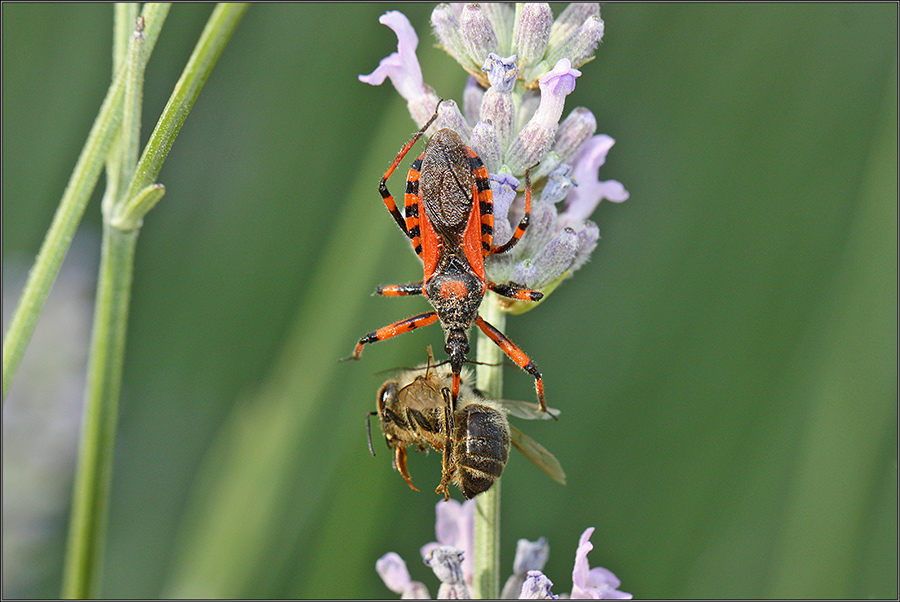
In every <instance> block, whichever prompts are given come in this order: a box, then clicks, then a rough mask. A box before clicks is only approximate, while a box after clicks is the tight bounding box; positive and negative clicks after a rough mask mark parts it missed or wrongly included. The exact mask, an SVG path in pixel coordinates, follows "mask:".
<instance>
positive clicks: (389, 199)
mask: <svg viewBox="0 0 900 602" xmlns="http://www.w3.org/2000/svg"><path fill="white" fill-rule="evenodd" d="M441 102H443V100H441V101H439V102H438V103H437V107H440V106H441ZM437 107H435V109H434V115H432V116H431V119H429V120H428V122H427V123H426V124H425V125H423V126H422V129H420V130H419V131H418V132H416V134H415V135H414V136H413V137H412V138H410V140H409V142H407V143H406V144H404V145H403V148H401V149H400V152H399V153H397V157H396V158H395V159H394V162H393V163H391V166H390V167H388V169H387V171H386V172H384V176H382V178H381V184H380V185H379V186H378V191H379V192H380V193H381V198H382V200H383V201H384V204H385V206H386V207H387V209H388V211H390V212H391V215H392V216H394V221H395V222H397V225H398V226H400V229H401V230H403V233H404V234H406V236H407V237H409V230H407V229H406V220H405V219H404V218H403V215H402V214H401V213H400V210H399V209H397V203H395V202H394V197H393V196H392V195H391V193H390V192H389V191H388V188H387V180H388V178H390V177H391V174H392V173H394V170H395V169H397V166H398V165H400V161H402V160H403V157H405V156H406V153H408V152H409V149H411V148H412V147H413V145H415V143H416V142H418V140H419V138H421V137H422V134H424V133H425V130H427V129H428V128H429V126H431V124H432V123H434V120H435V119H437V116H438V110H437Z"/></svg>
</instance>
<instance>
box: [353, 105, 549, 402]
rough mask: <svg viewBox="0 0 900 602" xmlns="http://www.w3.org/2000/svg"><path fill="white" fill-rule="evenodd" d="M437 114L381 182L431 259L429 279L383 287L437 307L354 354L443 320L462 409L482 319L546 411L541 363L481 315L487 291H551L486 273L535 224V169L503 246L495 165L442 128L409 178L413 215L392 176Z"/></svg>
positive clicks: (384, 331) (371, 338)
mask: <svg viewBox="0 0 900 602" xmlns="http://www.w3.org/2000/svg"><path fill="white" fill-rule="evenodd" d="M441 102H443V101H441ZM440 104H441V103H440V102H439V103H438V107H440ZM437 116H438V111H437V108H435V112H434V115H432V116H431V118H430V119H429V120H428V123H426V124H425V125H424V126H422V129H420V130H419V131H418V132H417V133H416V134H415V135H414V136H413V137H412V138H411V139H410V140H409V142H407V143H406V144H405V145H404V146H403V148H401V149H400V152H399V153H398V154H397V157H396V158H395V159H394V161H393V163H391V166H390V167H389V168H388V170H387V171H386V172H385V174H384V176H383V177H382V178H381V185H380V186H379V191H380V192H381V198H382V199H383V200H384V204H385V206H387V209H388V211H390V213H391V215H392V216H393V217H394V220H395V221H396V222H397V225H398V226H400V229H401V230H402V231H403V233H404V234H406V236H407V237H408V238H409V240H410V242H411V243H412V246H413V249H414V250H415V252H416V254H417V255H418V256H419V258H420V259H421V260H422V262H423V264H424V269H425V271H424V276H423V279H422V281H421V282H413V283H409V284H395V285H389V286H381V287H378V289H377V290H376V291H375V292H376V293H378V294H379V295H385V296H390V297H400V296H408V295H424V296H425V297H426V298H427V299H428V301H429V302H430V303H431V305H432V307H433V308H434V310H433V311H428V312H425V313H422V314H419V315H416V316H412V317H410V318H406V319H405V320H400V321H399V322H395V323H393V324H390V325H388V326H384V327H383V328H379V329H378V330H376V331H374V332H370V333H369V334H367V335H365V336H364V337H362V338H361V339H359V343H357V345H356V348H355V349H354V351H353V355H352V356H351V357H350V358H346V359H359V357H360V355H361V354H362V350H363V346H364V345H367V344H368V343H374V342H376V341H383V340H384V339H388V338H391V337H393V336H396V335H398V334H402V333H404V332H409V331H411V330H415V329H416V328H420V327H422V326H427V325H428V324H432V323H433V322H435V321H437V320H440V322H441V326H442V327H443V329H444V332H445V334H446V346H445V347H444V349H445V350H446V352H447V353H448V354H449V356H450V367H451V370H452V373H453V381H452V388H451V396H452V400H453V404H454V409H455V405H456V400H457V397H458V396H459V387H460V371H461V370H462V366H463V363H464V362H465V361H466V355H468V353H469V340H468V335H467V332H468V330H469V328H471V326H472V325H473V324H475V325H476V326H478V328H480V329H481V331H482V332H484V334H486V335H487V336H488V338H490V339H491V340H492V341H494V343H496V344H497V345H498V346H499V347H500V348H501V349H502V350H503V351H504V353H506V355H507V356H509V358H510V359H511V360H512V361H514V362H515V363H516V364H517V365H518V366H519V367H520V368H522V369H523V370H525V371H526V372H528V373H529V374H531V375H532V376H533V377H534V384H535V389H536V390H537V397H538V401H539V402H540V407H541V410H542V411H546V407H547V405H546V403H545V402H544V383H543V380H542V378H541V373H540V372H538V369H537V367H535V365H534V362H532V361H531V359H530V358H529V357H528V356H527V355H526V354H525V353H524V352H523V351H522V350H521V349H519V348H518V347H517V346H516V345H515V344H514V343H513V342H512V341H510V340H509V339H508V338H506V336H505V335H504V334H503V333H502V332H500V331H499V330H497V329H496V328H494V327H493V326H491V325H490V324H488V323H487V322H486V321H485V320H484V319H483V318H482V317H481V316H479V315H478V308H479V307H480V306H481V301H482V299H484V295H485V292H486V291H487V289H490V290H492V291H494V292H495V293H497V294H499V295H502V296H504V297H509V298H511V299H518V300H523V301H539V300H540V299H541V298H542V297H543V293H540V292H538V291H534V290H531V289H528V288H525V287H523V286H520V285H518V284H515V283H508V284H495V283H493V282H491V281H489V280H488V279H487V276H486V275H485V271H484V259H485V257H487V256H489V255H496V254H499V253H504V252H506V251H508V250H510V249H511V248H512V247H513V246H515V244H516V243H517V242H519V239H521V238H522V235H523V234H524V233H525V230H526V228H528V220H529V217H530V214H531V180H530V177H529V171H528V170H526V172H525V214H524V215H523V216H522V219H521V221H520V222H519V225H518V227H517V228H516V230H515V232H514V233H513V235H512V237H511V238H510V239H509V240H508V241H507V242H506V243H504V244H503V245H499V246H497V245H494V214H493V210H494V200H493V196H492V195H491V185H490V181H489V178H488V171H487V168H486V167H485V166H484V163H482V161H481V159H480V158H479V156H478V155H477V154H476V153H475V151H473V150H472V149H471V148H469V147H468V146H466V145H465V144H464V143H463V141H462V139H461V138H460V137H459V135H458V134H457V133H456V132H454V131H453V130H450V129H441V130H438V131H437V132H436V133H435V134H434V135H433V136H432V137H431V138H430V139H429V140H428V143H427V145H426V146H425V150H424V151H423V152H422V154H421V155H419V157H418V158H417V159H416V160H415V161H413V163H412V166H411V167H410V170H409V176H408V177H407V179H406V195H405V197H404V209H405V212H406V216H405V217H404V216H403V215H402V214H401V213H400V210H399V209H397V204H396V203H395V202H394V197H393V196H392V195H391V193H390V192H389V191H388V188H387V180H388V178H389V177H390V176H391V174H392V173H394V170H395V169H396V168H397V166H398V165H399V164H400V161H402V160H403V158H404V157H405V156H406V154H407V153H408V152H409V150H410V149H411V148H412V147H413V145H414V144H415V143H416V142H417V141H418V140H419V138H420V137H421V136H422V134H424V133H425V131H426V130H427V129H428V127H429V126H430V125H431V124H432V123H434V120H435V119H436V118H437Z"/></svg>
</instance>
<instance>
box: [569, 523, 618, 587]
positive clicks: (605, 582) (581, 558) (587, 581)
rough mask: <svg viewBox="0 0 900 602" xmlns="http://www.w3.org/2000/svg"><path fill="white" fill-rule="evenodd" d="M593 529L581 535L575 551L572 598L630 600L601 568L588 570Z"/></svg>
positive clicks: (589, 528)
mask: <svg viewBox="0 0 900 602" xmlns="http://www.w3.org/2000/svg"><path fill="white" fill-rule="evenodd" d="M593 532H594V527H588V528H587V529H585V531H584V533H582V534H581V539H579V541H578V549H577V550H576V551H575V568H574V569H573V570H572V598H573V599H575V598H581V599H594V600H631V598H632V595H631V594H629V593H626V592H620V591H619V586H620V585H622V583H621V582H620V581H619V579H618V578H617V577H616V576H615V575H614V574H613V573H612V571H610V570H608V569H605V568H603V567H594V568H590V565H588V561H587V555H588V552H590V551H591V550H593V549H594V545H593V544H592V543H591V541H590V539H591V534H593Z"/></svg>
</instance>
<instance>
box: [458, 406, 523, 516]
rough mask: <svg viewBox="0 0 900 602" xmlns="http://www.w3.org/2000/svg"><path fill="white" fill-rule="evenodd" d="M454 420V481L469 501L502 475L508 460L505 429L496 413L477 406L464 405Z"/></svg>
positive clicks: (500, 415)
mask: <svg viewBox="0 0 900 602" xmlns="http://www.w3.org/2000/svg"><path fill="white" fill-rule="evenodd" d="M498 415H499V418H498ZM457 417H458V423H457V424H456V425H455V427H456V431H457V436H456V437H455V439H456V442H455V445H456V454H455V455H456V457H457V458H459V469H458V471H457V473H456V475H455V478H454V482H456V484H457V485H458V486H459V488H460V489H462V492H463V495H465V497H466V499H471V498H473V497H475V496H476V495H478V494H479V493H481V492H483V491H487V490H488V489H489V488H490V487H491V485H493V484H494V483H496V482H497V479H499V478H500V475H501V474H502V473H503V467H504V466H506V462H507V461H508V460H509V441H510V435H509V426H508V423H507V422H506V421H505V420H504V419H503V416H502V414H501V413H500V412H499V411H498V410H496V409H494V408H491V407H487V406H483V405H481V404H470V405H468V406H466V407H465V408H464V409H463V410H462V411H461V412H458V413H457Z"/></svg>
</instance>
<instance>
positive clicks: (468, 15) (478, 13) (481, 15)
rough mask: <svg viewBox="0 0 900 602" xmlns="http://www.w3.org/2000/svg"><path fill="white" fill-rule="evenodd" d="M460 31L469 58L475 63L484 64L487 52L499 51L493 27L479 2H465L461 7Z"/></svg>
mask: <svg viewBox="0 0 900 602" xmlns="http://www.w3.org/2000/svg"><path fill="white" fill-rule="evenodd" d="M460 33H461V34H462V39H463V42H464V43H465V46H466V50H467V51H468V54H469V59H470V60H471V61H472V62H473V63H475V64H476V65H482V64H484V60H485V59H486V58H487V56H488V54H490V53H492V52H495V53H496V52H499V51H500V45H499V44H498V42H497V34H496V33H495V32H494V27H493V25H491V22H490V21H489V20H488V17H487V15H486V14H485V12H484V10H482V8H481V5H479V4H466V5H465V6H464V7H463V11H462V17H461V18H460Z"/></svg>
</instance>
